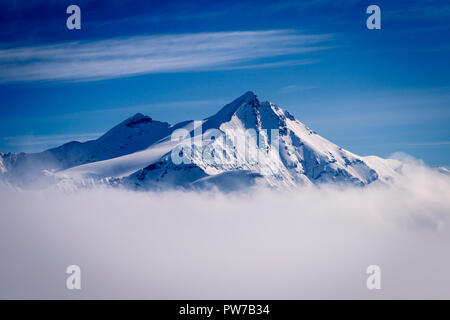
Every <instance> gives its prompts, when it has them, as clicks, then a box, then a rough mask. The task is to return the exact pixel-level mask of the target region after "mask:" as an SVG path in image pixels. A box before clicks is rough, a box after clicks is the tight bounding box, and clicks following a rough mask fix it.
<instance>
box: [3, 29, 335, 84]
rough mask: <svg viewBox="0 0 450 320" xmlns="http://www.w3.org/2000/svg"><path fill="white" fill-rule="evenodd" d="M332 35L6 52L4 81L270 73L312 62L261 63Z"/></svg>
mask: <svg viewBox="0 0 450 320" xmlns="http://www.w3.org/2000/svg"><path fill="white" fill-rule="evenodd" d="M330 39H331V36H330V35H325V34H318V35H308V34H299V33H298V32H295V31H291V30H268V31H235V32H214V33H186V34H171V35H154V36H139V37H129V38H115V39H107V40H97V41H86V42H81V41H79V42H66V43H58V44H52V45H42V46H33V47H20V48H10V49H3V50H0V82H16V81H36V80H67V81H90V80H102V79H110V78H118V77H124V76H131V75H140V74H148V73H162V72H183V71H205V70H221V69H242V68H268V67H276V66H280V65H282V66H285V65H291V64H292V65H301V64H308V63H314V61H315V60H312V59H311V58H305V59H303V60H302V59H295V60H284V61H277V62H258V60H260V59H267V58H274V57H282V56H287V55H298V54H304V53H310V52H314V51H318V50H322V49H326V46H325V45H324V43H325V42H328V41H329V40H330Z"/></svg>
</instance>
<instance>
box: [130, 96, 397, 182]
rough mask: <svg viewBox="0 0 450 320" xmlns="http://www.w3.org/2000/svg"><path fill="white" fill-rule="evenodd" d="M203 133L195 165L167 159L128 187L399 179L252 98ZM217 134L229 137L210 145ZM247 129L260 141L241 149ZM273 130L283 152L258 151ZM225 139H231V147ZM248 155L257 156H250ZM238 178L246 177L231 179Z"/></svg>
mask: <svg viewBox="0 0 450 320" xmlns="http://www.w3.org/2000/svg"><path fill="white" fill-rule="evenodd" d="M202 129H203V133H204V137H203V138H204V139H203V145H202V146H201V147H200V148H193V150H192V152H191V153H189V154H187V155H185V156H187V157H188V158H189V160H190V163H189V164H183V165H176V164H174V163H173V161H171V157H170V154H166V155H164V156H163V157H161V159H159V160H158V161H157V162H155V163H153V164H149V165H148V166H147V167H145V168H143V169H141V170H139V171H137V172H136V173H134V174H133V175H131V176H129V177H127V178H126V179H124V181H125V183H126V184H128V185H131V186H133V187H135V188H139V187H142V188H150V189H152V188H158V187H161V186H164V187H165V186H172V187H178V186H184V187H190V186H198V185H205V184H207V183H208V182H210V183H211V184H213V185H215V186H218V187H219V188H220V187H221V185H223V184H224V183H223V181H224V180H226V181H227V184H230V183H233V182H232V181H233V179H234V180H235V183H236V184H239V185H241V184H242V177H247V178H249V179H250V180H251V181H252V183H250V184H253V183H254V180H256V179H262V180H263V181H264V183H265V184H267V185H269V186H272V187H291V186H296V185H299V184H310V183H314V184H316V183H323V182H334V183H343V184H348V183H350V184H354V185H361V186H363V185H367V184H369V183H371V182H373V181H376V180H381V181H389V180H390V179H392V178H393V177H394V176H395V175H396V174H397V173H396V172H395V170H393V169H392V167H391V164H390V163H388V162H387V161H385V160H384V159H381V158H376V157H369V158H367V159H366V158H364V157H359V156H357V155H355V154H353V153H351V152H349V151H346V150H344V149H342V148H340V147H339V146H337V145H335V144H333V143H331V142H330V141H328V140H326V139H324V138H322V137H321V136H319V135H318V134H316V133H315V132H314V131H312V130H311V129H309V128H308V127H306V126H305V125H304V124H303V123H301V122H299V121H297V120H296V119H295V118H294V117H293V116H292V115H290V114H289V113H288V112H286V111H284V110H282V109H281V108H279V107H277V106H276V105H274V104H272V103H270V102H260V101H259V100H258V99H257V97H256V95H255V94H254V93H252V92H247V93H246V94H244V95H243V96H241V97H239V98H238V99H236V100H235V101H233V102H232V103H230V104H228V105H226V106H225V107H224V108H222V109H221V110H220V111H219V112H218V113H217V114H215V115H214V116H212V117H209V118H207V119H205V120H203V122H202ZM211 129H217V130H219V131H220V132H221V133H223V134H224V135H223V136H219V137H215V139H214V140H211V141H206V142H205V140H208V139H205V135H206V134H205V133H206V132H207V130H211ZM247 129H253V130H255V132H256V136H255V138H254V139H248V140H247V141H246V142H245V148H242V147H241V148H239V146H238V144H237V143H236V141H237V140H238V139H239V136H240V135H242V132H244V131H245V130H247ZM271 129H276V130H278V132H279V148H270V147H269V148H263V149H261V148H258V142H257V141H259V143H260V144H259V146H261V142H262V144H263V145H265V146H269V145H270V138H269V136H270V130H271ZM264 130H266V131H264ZM225 135H226V136H227V137H228V138H231V139H228V141H225V138H224V136H225ZM191 136H192V137H196V135H195V132H193V131H192V132H191ZM257 137H258V138H257ZM194 139H195V138H193V140H194ZM230 140H231V142H230ZM205 148H210V149H212V150H215V151H216V152H215V159H217V160H218V161H205ZM242 149H246V150H247V149H250V150H255V152H254V153H252V154H250V155H248V154H246V151H245V150H242ZM230 158H232V160H233V161H230ZM369 163H370V164H369ZM233 172H239V173H240V174H229V173H233ZM213 177H214V179H213ZM224 177H226V179H225V178H224Z"/></svg>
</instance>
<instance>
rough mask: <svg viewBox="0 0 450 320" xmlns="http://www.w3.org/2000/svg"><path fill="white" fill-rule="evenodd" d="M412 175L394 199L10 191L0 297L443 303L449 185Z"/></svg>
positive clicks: (448, 266)
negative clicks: (74, 277)
mask: <svg viewBox="0 0 450 320" xmlns="http://www.w3.org/2000/svg"><path fill="white" fill-rule="evenodd" d="M403 170H404V177H403V178H401V179H399V180H398V181H397V183H396V184H395V185H392V186H390V187H382V186H375V185H374V186H370V187H367V188H349V189H345V190H343V189H336V188H333V187H330V186H327V187H323V188H321V189H318V188H302V189H299V190H296V191H292V192H276V191H268V190H253V192H251V193H248V194H240V195H237V194H227V195H224V194H220V193H203V194H201V193H182V192H167V193H132V192H126V191H120V190H100V189H98V190H95V189H93V190H89V191H80V192H76V193H58V192H55V191H48V190H47V191H11V190H7V189H3V190H1V191H0V201H1V207H2V210H1V214H0V261H1V267H0V283H1V284H2V285H1V286H0V298H62V299H76V298H162V299H173V298H192V299H197V298H202V299H207V298H209V299H216V298H223V299H230V298H235V299H237V298H255V299H263V298H264V299H279V298H286V299H296V298H369V299H372V298H373V299H377V298H425V299H427V298H447V299H448V298H450V272H449V270H450V197H449V194H450V177H449V176H447V175H445V174H440V173H438V172H437V171H435V170H432V169H429V168H426V167H424V166H423V165H421V164H420V163H410V164H407V165H405V167H404V168H403ZM72 264H76V265H79V266H80V267H81V269H82V277H81V281H82V290H81V291H69V290H67V289H66V288H65V281H66V276H67V275H66V274H65V269H66V267H67V266H68V265H72ZM372 264H376V265H379V266H380V267H381V272H382V274H381V277H382V278H381V286H382V289H381V290H372V291H369V290H368V289H367V288H366V279H367V276H368V275H367V274H366V273H365V272H366V268H367V266H369V265H372Z"/></svg>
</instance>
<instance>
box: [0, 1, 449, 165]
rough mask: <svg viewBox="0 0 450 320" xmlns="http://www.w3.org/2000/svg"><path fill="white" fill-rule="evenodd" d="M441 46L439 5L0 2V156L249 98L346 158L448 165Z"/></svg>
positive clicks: (445, 37) (194, 114)
mask: <svg viewBox="0 0 450 320" xmlns="http://www.w3.org/2000/svg"><path fill="white" fill-rule="evenodd" d="M71 4H77V5H79V6H80V8H81V16H82V21H81V27H82V28H81V30H68V29H67V28H66V19H67V17H68V15H67V14H66V8H67V6H69V5H71ZM371 4H376V5H378V6H379V7H380V8H381V30H368V29H367V28H366V19H367V17H368V15H367V14H366V13H365V10H366V8H367V7H368V6H369V5H371ZM449 40H450V3H449V2H448V1H354V0H349V1H330V0H311V1H261V0H259V1H247V0H240V1H189V0H184V1H164V2H162V1H118V0H111V1H99V0H97V1H78V0H71V1H57V0H52V1H41V0H28V1H25V0H15V1H6V2H5V1H2V2H1V3H0V101H1V102H0V151H1V152H7V151H40V150H44V149H46V148H48V147H53V146H56V145H59V144H61V143H64V142H68V141H70V140H82V141H84V140H87V139H91V138H95V137H98V136H99V135H100V134H102V133H103V132H104V131H106V130H108V129H109V128H111V127H112V126H113V125H115V124H116V123H118V122H120V121H122V120H124V119H125V118H127V117H129V116H131V115H133V114H134V113H136V112H142V113H145V114H148V115H150V116H151V117H152V118H154V119H157V120H161V121H167V122H169V123H176V122H178V121H181V120H186V119H202V118H204V117H207V116H209V115H211V114H213V113H215V112H216V111H217V110H218V109H219V108H220V107H221V106H223V105H224V104H226V103H228V102H230V101H231V100H233V99H234V98H236V97H238V96H239V95H241V94H242V93H244V92H246V91H248V90H252V91H255V92H256V94H257V95H258V96H259V97H260V98H261V99H263V100H266V99H267V100H270V101H272V102H274V103H276V104H277V105H279V106H281V107H283V108H285V109H287V110H289V111H290V112H291V113H293V114H294V115H295V116H296V117H297V118H298V119H299V120H300V121H302V122H304V123H305V124H307V125H308V126H310V127H311V128H313V129H314V130H316V131H317V132H318V133H319V134H321V135H322V136H324V137H326V138H328V139H329V140H331V141H333V142H335V143H337V144H338V145H340V146H342V147H344V148H346V149H348V150H350V151H352V152H354V153H357V154H360V155H369V154H376V155H379V156H383V157H386V156H388V155H390V154H391V153H393V152H398V151H401V152H405V153H408V154H411V155H413V156H415V157H418V158H421V159H423V160H424V161H425V162H426V163H428V164H430V165H443V166H450V129H449V123H450V59H449V54H450V41H449Z"/></svg>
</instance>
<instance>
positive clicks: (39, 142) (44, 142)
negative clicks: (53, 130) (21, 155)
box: [1, 133, 101, 148]
mask: <svg viewBox="0 0 450 320" xmlns="http://www.w3.org/2000/svg"><path fill="white" fill-rule="evenodd" d="M100 135H101V133H81V134H55V135H23V136H11V137H3V138H1V140H3V143H4V144H5V145H13V146H24V147H38V148H40V147H42V146H50V145H57V144H62V143H66V142H69V141H87V140H92V139H96V138H98V137H99V136H100Z"/></svg>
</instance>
